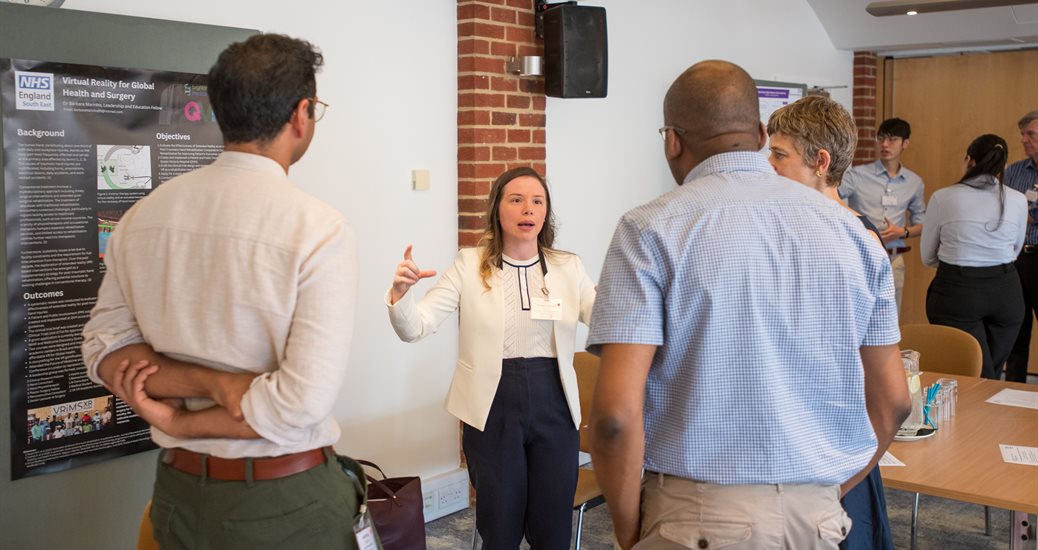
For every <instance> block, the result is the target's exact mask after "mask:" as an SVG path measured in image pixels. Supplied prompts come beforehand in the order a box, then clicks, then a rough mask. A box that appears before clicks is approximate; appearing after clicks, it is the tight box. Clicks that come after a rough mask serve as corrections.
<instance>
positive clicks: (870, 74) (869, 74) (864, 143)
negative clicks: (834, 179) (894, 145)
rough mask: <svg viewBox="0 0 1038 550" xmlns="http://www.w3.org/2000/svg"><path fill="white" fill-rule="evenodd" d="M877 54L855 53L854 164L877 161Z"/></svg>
mask: <svg viewBox="0 0 1038 550" xmlns="http://www.w3.org/2000/svg"><path fill="white" fill-rule="evenodd" d="M877 82H878V79H877V78H876V54H875V53H874V52H854V113H853V114H854V123H855V124H857V125H858V148H857V150H856V151H855V152H854V162H853V164H855V165H858V164H865V163H869V162H872V161H874V160H876V126H877V125H878V123H879V121H878V120H877V113H876V97H877V94H876V85H877Z"/></svg>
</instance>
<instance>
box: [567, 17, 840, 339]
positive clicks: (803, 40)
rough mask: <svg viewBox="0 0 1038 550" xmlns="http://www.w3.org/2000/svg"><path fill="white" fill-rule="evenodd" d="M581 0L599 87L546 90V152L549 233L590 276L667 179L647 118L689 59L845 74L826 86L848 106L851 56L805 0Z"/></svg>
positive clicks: (759, 74) (657, 119) (815, 79)
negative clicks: (603, 75) (603, 88)
mask: <svg viewBox="0 0 1038 550" xmlns="http://www.w3.org/2000/svg"><path fill="white" fill-rule="evenodd" d="M581 5H595V6H603V7H605V8H606V11H607V14H606V19H607V25H608V38H609V91H608V97H606V98H604V99H556V98H548V102H547V119H548V128H547V142H548V151H547V163H548V178H549V180H550V184H551V191H552V199H553V203H554V208H555V212H556V216H557V217H558V221H559V225H560V230H559V238H558V244H559V246H560V247H561V248H564V249H566V250H570V251H572V252H576V253H577V254H579V255H580V256H581V257H582V258H583V260H584V264H585V265H586V266H587V268H588V272H589V274H590V275H591V278H592V279H597V277H598V274H599V273H600V271H601V268H602V262H603V261H604V259H605V253H606V248H607V247H608V245H609V241H610V239H611V237H612V235H613V229H614V228H615V227H616V222H617V220H618V219H619V217H620V215H621V214H623V213H624V212H626V211H627V210H629V209H631V208H633V207H635V206H638V205H640V204H643V203H645V202H648V201H649V200H652V199H653V198H655V197H657V196H658V195H661V194H663V193H664V192H666V191H669V190H671V189H673V188H674V186H675V185H676V184H675V183H674V179H673V178H672V177H671V175H670V171H669V169H668V168H667V164H666V161H665V159H664V157H663V146H662V141H661V140H660V137H659V135H658V134H657V133H656V130H657V128H659V127H660V126H662V125H663V96H664V94H665V93H666V91H667V88H668V87H669V86H670V84H671V83H672V82H673V81H674V79H675V78H676V77H677V76H678V74H680V73H681V72H682V71H684V70H685V69H686V68H688V67H689V66H690V65H692V64H694V63H696V62H697V61H702V60H704V59H725V60H728V61H732V62H734V63H737V64H739V65H740V66H742V67H743V68H744V69H746V70H747V71H748V72H749V73H750V75H752V76H753V77H754V78H756V79H759V80H779V81H786V82H799V83H806V84H808V85H809V86H816V85H817V86H833V85H847V86H848V88H847V89H841V90H833V93H832V97H833V99H835V100H837V101H839V102H840V103H842V104H843V105H844V106H846V107H847V108H848V109H850V107H851V99H852V95H851V90H850V88H849V86H850V85H851V84H852V62H853V56H852V54H851V53H849V52H842V51H837V50H836V49H835V48H834V47H833V46H832V43H831V42H830V41H829V38H828V36H827V35H826V33H825V30H824V29H823V28H822V26H821V24H820V23H819V21H818V19H817V18H816V17H815V14H814V12H813V11H812V10H811V8H810V6H808V4H807V2H806V1H805V0H769V1H767V2H760V1H755V0H727V1H725V2H709V1H705V0H700V1H690V0H649V1H642V2H630V1H626V0H587V1H583V2H581ZM585 334H586V333H585ZM585 338H586V336H585V335H584V334H581V335H578V339H579V340H578V347H581V346H583V344H584V339H585Z"/></svg>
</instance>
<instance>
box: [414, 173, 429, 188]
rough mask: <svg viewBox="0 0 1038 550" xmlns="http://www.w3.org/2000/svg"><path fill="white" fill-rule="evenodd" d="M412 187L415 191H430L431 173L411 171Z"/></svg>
mask: <svg viewBox="0 0 1038 550" xmlns="http://www.w3.org/2000/svg"><path fill="white" fill-rule="evenodd" d="M411 187H412V188H413V189H414V190H415V191H426V190H428V189H429V171H428V170H411Z"/></svg>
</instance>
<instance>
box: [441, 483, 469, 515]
mask: <svg viewBox="0 0 1038 550" xmlns="http://www.w3.org/2000/svg"><path fill="white" fill-rule="evenodd" d="M468 488H469V486H468V483H454V484H451V485H448V486H446V487H444V488H442V489H440V490H439V491H437V492H436V495H437V497H438V498H439V502H438V503H437V506H439V508H440V509H441V510H442V509H444V508H454V507H455V506H458V505H459V504H461V503H463V502H464V501H465V500H466V498H467V497H468Z"/></svg>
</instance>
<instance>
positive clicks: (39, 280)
mask: <svg viewBox="0 0 1038 550" xmlns="http://www.w3.org/2000/svg"><path fill="white" fill-rule="evenodd" d="M0 124H2V126H3V134H2V135H3V184H4V204H5V213H6V235H5V236H6V259H7V293H8V296H7V322H8V338H9V349H8V355H9V365H10V381H11V395H10V404H11V424H12V426H11V438H12V445H11V453H12V457H11V477H12V479H20V478H23V477H27V476H34V475H40V474H46V473H52V472H57V471H62V470H67V469H70V468H74V467H77V466H81V465H84V464H91V463H94V462H99V461H103V460H108V459H111V458H114V457H117V456H124V455H127V454H132V453H136V452H141V451H145V450H148V449H152V448H154V446H153V444H152V443H151V440H150V437H149V432H148V427H147V425H146V424H145V423H144V421H143V420H141V419H140V418H139V417H137V416H136V415H134V413H133V411H132V410H130V408H129V407H127V406H126V405H125V404H124V403H123V402H122V401H120V400H119V399H117V398H115V397H114V396H113V395H112V394H111V393H110V392H109V391H108V390H106V389H105V388H104V387H102V386H98V385H96V384H94V383H93V382H91V381H90V380H89V379H88V378H87V376H86V371H85V368H84V366H83V361H82V358H81V355H80V344H81V341H82V338H81V331H82V328H83V325H84V323H86V321H87V319H88V318H89V316H90V310H91V308H92V307H93V305H94V302H95V301H96V299H97V290H98V287H99V286H100V284H101V278H102V277H103V276H104V273H105V266H104V255H105V247H106V245H107V243H108V238H109V236H111V233H112V231H113V230H114V229H115V228H116V227H117V226H118V225H119V220H120V218H122V215H123V213H125V212H126V211H127V210H128V209H129V208H130V207H132V206H133V205H134V203H136V202H137V201H139V200H141V199H142V198H144V197H146V196H147V195H148V194H149V193H151V192H152V191H153V190H154V189H156V188H157V187H158V186H160V185H162V184H163V183H164V182H166V181H168V180H169V179H171V178H173V177H174V176H176V175H178V174H181V173H183V172H186V171H189V170H192V169H194V168H196V167H199V166H203V165H206V164H209V163H210V162H211V161H212V160H213V159H214V158H215V157H216V156H217V155H218V154H219V153H220V152H221V151H222V140H221V136H220V131H219V128H218V127H217V125H216V121H215V118H214V116H213V113H212V109H211V107H210V105H209V100H208V96H207V93H206V81H205V76H204V75H196V74H187V73H176V72H162V71H150V70H140V69H122V68H112V67H99V66H89V65H73V64H67V63H51V62H42V61H29V60H22V59H0Z"/></svg>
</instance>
